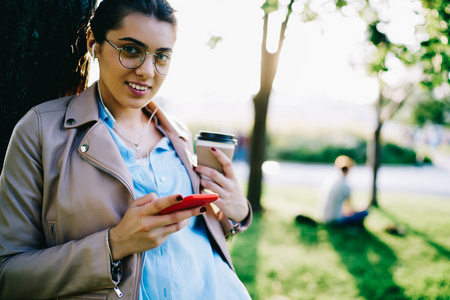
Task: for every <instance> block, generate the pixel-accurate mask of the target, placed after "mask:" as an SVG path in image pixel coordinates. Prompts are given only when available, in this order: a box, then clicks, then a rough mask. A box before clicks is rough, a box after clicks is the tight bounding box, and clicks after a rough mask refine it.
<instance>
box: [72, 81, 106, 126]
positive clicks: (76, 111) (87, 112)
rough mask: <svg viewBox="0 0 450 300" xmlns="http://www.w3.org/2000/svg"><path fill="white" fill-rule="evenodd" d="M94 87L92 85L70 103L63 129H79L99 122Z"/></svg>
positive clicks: (95, 84) (94, 85)
mask: <svg viewBox="0 0 450 300" xmlns="http://www.w3.org/2000/svg"><path fill="white" fill-rule="evenodd" d="M96 87H97V83H94V84H92V85H91V86H90V87H89V88H87V89H86V90H85V91H83V92H82V93H80V94H79V95H78V96H75V97H74V98H73V99H72V101H70V103H69V106H68V108H67V113H66V118H65V120H64V127H65V128H73V127H79V126H82V125H84V124H87V123H90V122H97V121H98V120H99V117H98V105H97V101H96V99H97V92H96V91H97V88H96Z"/></svg>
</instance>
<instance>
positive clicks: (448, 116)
mask: <svg viewBox="0 0 450 300" xmlns="http://www.w3.org/2000/svg"><path fill="white" fill-rule="evenodd" d="M413 116H414V119H415V120H416V122H417V125H419V126H421V127H423V126H424V125H426V123H427V122H431V123H433V124H437V125H447V126H448V125H450V99H448V98H446V99H442V100H435V99H426V100H423V101H420V102H418V103H417V104H416V106H415V109H414V111H413Z"/></svg>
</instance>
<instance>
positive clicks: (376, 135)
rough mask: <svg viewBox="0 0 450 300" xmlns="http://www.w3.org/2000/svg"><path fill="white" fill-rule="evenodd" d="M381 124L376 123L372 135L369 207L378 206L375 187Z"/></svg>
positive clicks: (378, 163)
mask: <svg viewBox="0 0 450 300" xmlns="http://www.w3.org/2000/svg"><path fill="white" fill-rule="evenodd" d="M382 125H383V124H382V123H381V122H378V124H377V128H376V129H375V132H374V135H373V145H372V147H373V150H372V151H373V159H372V171H373V173H372V174H373V181H372V200H371V205H373V206H378V187H377V179H378V170H379V169H380V166H381V141H380V133H381V127H382Z"/></svg>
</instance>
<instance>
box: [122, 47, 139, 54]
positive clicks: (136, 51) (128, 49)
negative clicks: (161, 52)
mask: <svg viewBox="0 0 450 300" xmlns="http://www.w3.org/2000/svg"><path fill="white" fill-rule="evenodd" d="M122 50H123V51H125V52H126V53H127V54H132V55H137V54H139V53H140V52H141V51H139V48H138V47H136V46H133V45H125V46H123V47H122Z"/></svg>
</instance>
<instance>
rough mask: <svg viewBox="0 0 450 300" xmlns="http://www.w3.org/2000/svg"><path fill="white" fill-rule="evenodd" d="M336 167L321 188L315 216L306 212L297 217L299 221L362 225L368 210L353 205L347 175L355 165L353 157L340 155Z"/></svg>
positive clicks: (335, 163)
mask: <svg viewBox="0 0 450 300" xmlns="http://www.w3.org/2000/svg"><path fill="white" fill-rule="evenodd" d="M334 165H335V167H336V169H335V170H334V171H333V172H332V173H330V174H329V175H328V176H327V177H326V178H325V180H324V181H323V183H322V186H321V188H320V199H319V202H318V205H317V209H316V212H315V213H316V215H315V216H314V217H311V216H308V215H306V214H304V213H302V214H300V215H298V216H297V217H296V221H297V223H315V222H319V223H324V224H335V225H362V223H363V222H364V219H365V217H366V216H367V215H368V210H367V209H365V210H362V211H356V210H354V209H353V208H352V206H351V200H350V196H351V188H350V186H349V185H348V183H347V175H348V173H349V171H350V169H351V168H352V167H353V166H354V165H355V162H354V160H353V159H351V158H350V157H348V156H345V155H340V156H338V157H337V158H336V160H335V162H334Z"/></svg>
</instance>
